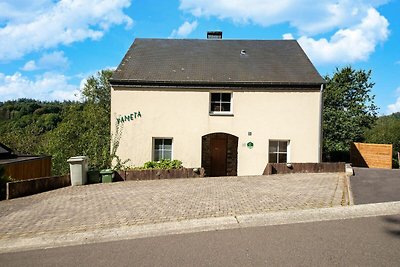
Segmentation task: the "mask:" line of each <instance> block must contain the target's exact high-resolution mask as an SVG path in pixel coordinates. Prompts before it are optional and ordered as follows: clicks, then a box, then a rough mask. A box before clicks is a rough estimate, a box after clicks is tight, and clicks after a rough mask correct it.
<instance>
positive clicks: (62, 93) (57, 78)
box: [0, 72, 81, 101]
mask: <svg viewBox="0 0 400 267" xmlns="http://www.w3.org/2000/svg"><path fill="white" fill-rule="evenodd" d="M18 98H34V99H38V100H80V99H81V95H80V91H79V88H78V86H76V85H72V84H70V83H69V78H68V77H66V76H65V75H63V74H59V73H53V72H46V73H44V74H43V75H38V76H36V77H35V78H34V79H33V80H31V79H29V78H28V77H26V76H23V75H22V74H21V73H19V72H16V73H14V74H13V75H5V74H3V73H0V101H6V100H12V99H18Z"/></svg>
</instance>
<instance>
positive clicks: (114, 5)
mask: <svg viewBox="0 0 400 267" xmlns="http://www.w3.org/2000/svg"><path fill="white" fill-rule="evenodd" d="M399 12H400V4H399V1H385V0H373V1H365V0H352V1H351V0H336V1H330V0H320V1H311V0H280V1H272V0H230V1H227V0H196V1H195V0H170V1H161V0H159V1H156V0H113V1H111V0H92V1H88V0H62V1H56V0H35V1H32V0H6V1H4V0H3V1H2V0H0V101H5V100H10V99H16V98H22V97H25V98H35V99H40V100H63V99H69V100H79V98H80V94H79V90H80V88H81V86H82V84H83V83H84V81H85V78H86V77H88V76H89V75H92V74H94V73H96V72H97V71H98V70H101V69H104V68H115V67H116V66H117V65H118V64H119V62H120V61H121V59H122V57H123V56H124V54H125V52H126V51H127V49H128V48H129V46H130V45H131V43H132V42H133V40H134V39H135V38H138V37H141V38H146V37H148V38H196V39H204V38H205V36H206V32H207V31H208V30H221V31H223V38H224V39H297V40H298V41H299V43H300V45H301V46H302V48H303V49H304V50H305V51H306V53H307V54H308V56H309V57H310V59H311V61H312V62H313V63H314V65H315V66H316V68H317V69H318V71H319V72H320V74H321V75H323V76H324V75H326V74H332V73H333V72H334V71H335V69H336V67H339V68H340V67H343V66H346V65H351V66H353V67H354V68H356V69H360V68H362V69H366V70H372V81H373V82H375V87H374V89H373V94H375V95H376V98H375V102H376V104H377V105H378V106H379V108H380V114H390V113H392V112H397V111H400V80H399V79H398V77H400V49H399V44H400V21H399V19H398V14H399Z"/></svg>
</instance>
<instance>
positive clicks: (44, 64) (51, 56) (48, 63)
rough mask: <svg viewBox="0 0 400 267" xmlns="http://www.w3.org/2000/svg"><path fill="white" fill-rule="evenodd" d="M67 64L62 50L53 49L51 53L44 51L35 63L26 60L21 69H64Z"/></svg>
mask: <svg viewBox="0 0 400 267" xmlns="http://www.w3.org/2000/svg"><path fill="white" fill-rule="evenodd" d="M68 65H69V62H68V58H66V57H65V56H64V52H63V51H55V52H52V53H44V54H43V55H42V57H41V58H40V59H39V60H38V62H37V63H36V62H35V61H34V60H30V61H28V62H26V63H25V65H24V66H23V67H22V70H24V71H33V70H54V69H66V68H67V67H68Z"/></svg>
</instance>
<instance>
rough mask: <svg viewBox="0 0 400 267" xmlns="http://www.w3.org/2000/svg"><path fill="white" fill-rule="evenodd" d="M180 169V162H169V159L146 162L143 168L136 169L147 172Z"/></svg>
mask: <svg viewBox="0 0 400 267" xmlns="http://www.w3.org/2000/svg"><path fill="white" fill-rule="evenodd" d="M180 168H182V161H180V160H176V159H174V160H169V159H162V160H160V161H148V162H146V163H145V164H144V165H143V167H140V168H138V169H141V170H148V169H165V170H170V169H180Z"/></svg>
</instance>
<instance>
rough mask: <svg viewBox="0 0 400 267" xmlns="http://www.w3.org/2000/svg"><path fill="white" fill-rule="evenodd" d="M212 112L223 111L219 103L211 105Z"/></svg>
mask: <svg viewBox="0 0 400 267" xmlns="http://www.w3.org/2000/svg"><path fill="white" fill-rule="evenodd" d="M211 111H221V106H220V104H219V103H211Z"/></svg>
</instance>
